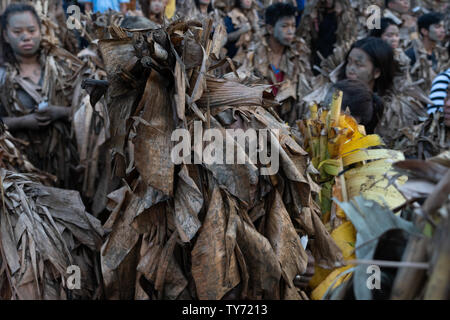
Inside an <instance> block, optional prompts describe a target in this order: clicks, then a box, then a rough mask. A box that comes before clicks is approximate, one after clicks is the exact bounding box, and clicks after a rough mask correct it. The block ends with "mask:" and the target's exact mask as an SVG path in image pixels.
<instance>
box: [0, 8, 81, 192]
mask: <svg viewBox="0 0 450 320" xmlns="http://www.w3.org/2000/svg"><path fill="white" fill-rule="evenodd" d="M1 29H2V30H1V45H2V54H3V65H2V66H1V67H0V116H1V118H2V120H3V122H4V123H5V124H6V125H7V127H8V129H9V130H10V131H11V133H12V134H13V135H14V136H15V137H17V138H20V139H22V140H25V141H26V142H28V146H27V147H26V148H25V150H24V152H25V153H26V155H27V157H28V159H29V160H30V161H31V162H32V163H33V165H34V166H36V167H37V168H39V169H41V170H44V171H47V172H49V173H51V174H54V175H56V176H57V178H58V180H59V182H60V185H61V186H64V187H73V182H74V180H73V179H70V177H69V176H70V172H71V170H74V169H75V168H74V167H75V166H76V163H77V160H76V159H77V151H76V147H75V144H74V143H73V139H72V138H71V137H70V131H71V130H70V129H71V125H70V122H69V118H70V116H71V108H70V107H69V106H70V100H71V97H70V96H67V91H68V89H69V88H68V87H67V86H64V85H62V84H61V83H62V81H63V79H61V78H59V79H58V78H55V77H57V74H55V73H54V72H55V71H56V70H59V71H61V70H62V66H61V65H60V64H59V63H57V62H56V60H55V59H53V58H52V59H50V60H49V59H47V57H48V56H47V55H46V52H47V51H46V50H44V49H43V46H42V34H41V22H40V20H39V17H38V15H37V13H36V11H35V9H34V8H33V7H32V6H30V5H26V4H11V5H9V6H8V7H7V8H6V9H5V11H4V13H3V14H2V16H1ZM50 50H51V49H50ZM61 50H62V49H61ZM44 51H45V52H44ZM64 52H65V51H64ZM66 53H67V52H66ZM67 54H68V53H67ZM46 66H47V67H48V68H49V70H45V69H46ZM46 71H48V72H46ZM65 72H66V75H67V76H70V75H71V74H70V73H69V72H70V71H69V70H67V69H66V70H65ZM63 103H65V104H63Z"/></svg>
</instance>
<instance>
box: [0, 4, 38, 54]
mask: <svg viewBox="0 0 450 320" xmlns="http://www.w3.org/2000/svg"><path fill="white" fill-rule="evenodd" d="M3 32H4V37H5V40H6V42H7V43H9V45H10V46H11V48H12V49H13V51H14V53H15V54H16V55H17V56H22V57H32V56H34V55H35V54H36V52H37V51H38V50H39V45H40V43H41V30H40V29H39V24H38V22H37V21H36V18H35V17H34V16H33V14H32V13H31V12H28V11H25V12H20V13H15V14H12V15H10V16H9V19H8V27H7V28H6V30H5V31H3Z"/></svg>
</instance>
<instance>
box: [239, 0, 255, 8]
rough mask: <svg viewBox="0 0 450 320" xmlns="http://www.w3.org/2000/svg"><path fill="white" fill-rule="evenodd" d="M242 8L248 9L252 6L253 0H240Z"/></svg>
mask: <svg viewBox="0 0 450 320" xmlns="http://www.w3.org/2000/svg"><path fill="white" fill-rule="evenodd" d="M240 1H241V8H242V9H250V7H251V6H252V3H253V0H240Z"/></svg>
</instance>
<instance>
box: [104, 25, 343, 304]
mask: <svg viewBox="0 0 450 320" xmlns="http://www.w3.org/2000/svg"><path fill="white" fill-rule="evenodd" d="M203 26H204V27H203V28H204V29H203V28H199V26H198V24H196V23H195V22H192V21H190V22H189V21H188V22H184V21H182V20H180V21H176V22H174V23H172V24H171V25H169V26H167V28H164V29H161V30H154V31H150V32H140V31H134V35H133V36H132V37H130V38H128V39H115V40H101V41H100V42H99V45H100V50H101V52H102V55H103V57H104V58H105V60H104V62H105V69H106V72H107V77H108V78H107V80H108V89H107V92H106V101H107V103H108V105H107V116H108V118H109V123H110V125H109V132H110V136H111V140H110V141H109V147H110V150H111V151H112V153H113V155H114V158H113V161H112V166H113V173H114V175H116V176H120V177H122V178H124V180H123V182H122V187H121V188H120V189H117V190H116V191H114V192H112V193H111V194H110V195H109V199H110V202H109V204H108V208H109V209H110V210H111V211H112V212H111V215H110V217H109V219H108V221H107V222H106V223H105V225H104V227H105V228H106V229H110V230H111V234H110V235H109V236H108V238H107V240H106V242H105V243H104V245H103V247H102V261H101V264H102V273H103V278H104V281H105V290H106V297H107V298H121V299H129V298H136V299H185V298H190V299H222V298H227V297H235V298H237V297H240V298H246V297H248V298H251V299H261V298H275V299H302V298H304V297H305V293H304V292H302V291H301V290H299V289H297V288H296V287H295V286H294V285H293V279H294V278H295V276H296V275H297V274H302V273H303V272H304V271H305V270H306V265H307V262H308V261H307V254H306V252H305V248H304V247H303V245H302V244H301V242H300V237H301V236H308V237H309V238H310V239H314V240H311V241H310V244H309V248H310V250H311V251H312V253H313V255H314V257H315V260H316V261H317V263H318V264H319V265H321V266H322V267H324V268H331V267H332V266H334V265H335V264H336V263H337V262H339V261H341V258H342V253H341V252H340V250H339V249H338V247H337V245H336V244H335V243H334V241H333V240H332V239H331V237H330V235H329V233H328V232H327V231H326V229H325V227H324V225H323V223H322V222H321V219H320V210H319V207H318V206H317V204H316V203H315V201H314V197H315V196H317V194H318V192H319V188H318V187H317V185H316V184H315V183H314V182H313V180H312V178H311V177H310V174H309V173H308V171H307V170H308V167H309V163H308V158H307V154H306V152H304V151H303V149H302V148H301V147H300V146H299V145H298V144H297V142H296V141H295V139H294V136H293V134H292V132H291V129H290V128H289V127H288V126H287V125H286V124H284V123H283V122H281V121H280V120H279V119H278V116H277V114H276V113H275V112H274V111H273V109H271V106H272V105H274V104H276V103H275V102H274V101H273V99H272V101H271V98H270V95H267V94H266V93H264V88H265V87H249V86H246V85H244V84H242V83H239V80H238V79H235V81H227V80H223V79H217V78H215V77H214V76H213V75H212V74H211V72H210V73H208V70H210V68H211V67H212V66H214V65H215V63H214V59H212V58H211V52H212V51H213V50H214V48H216V47H217V41H221V39H220V37H215V36H214V35H213V37H212V38H211V37H209V34H210V31H208V28H209V30H211V28H210V27H211V26H212V23H204V24H203ZM205 26H206V27H205ZM188 46H189V47H193V48H199V51H200V52H202V55H201V59H197V60H198V61H197V62H195V63H193V61H194V60H193V59H191V58H189V55H187V53H188V52H186V50H187V49H188ZM155 47H160V49H161V50H160V51H162V52H165V54H164V55H158V54H157V52H156V51H155V50H153V49H152V48H155ZM236 80H237V81H236ZM266 102H267V103H266ZM212 107H214V108H212ZM266 108H267V109H266ZM195 121H197V122H195ZM199 125H200V127H201V129H202V130H205V129H208V128H213V129H215V130H217V131H219V132H221V133H222V134H223V135H224V136H226V134H227V131H226V129H229V128H240V129H242V130H244V131H245V130H247V129H249V128H252V129H255V130H258V129H266V130H268V132H270V144H269V146H268V147H269V148H270V145H271V144H273V145H274V147H275V148H277V149H278V150H279V151H280V170H279V172H277V173H274V174H273V175H270V176H263V175H261V174H260V167H261V166H262V164H261V163H250V162H248V161H247V162H246V163H244V164H220V163H206V162H202V163H201V164H195V163H194V164H192V163H190V161H188V160H187V159H190V158H195V157H196V156H198V152H197V151H196V150H191V149H190V148H189V154H188V155H186V157H185V162H184V163H182V164H175V163H173V162H172V160H171V155H170V154H171V150H172V148H173V142H172V141H171V140H170V137H171V134H172V132H173V130H174V129H177V128H178V129H180V128H186V129H188V132H189V135H190V139H191V140H192V141H193V140H194V139H195V137H194V136H195V131H196V130H197V129H198V128H199V127H198V126H199ZM277 130H278V132H277ZM231 143H232V146H233V150H236V152H237V153H238V154H241V155H242V156H243V157H244V159H248V158H249V148H247V147H246V146H244V145H241V144H240V143H239V142H238V141H234V140H233V141H232V142H231ZM212 270H214V271H212ZM117 279H120V286H119V285H118V284H119V283H118V282H117V281H116V280H117Z"/></svg>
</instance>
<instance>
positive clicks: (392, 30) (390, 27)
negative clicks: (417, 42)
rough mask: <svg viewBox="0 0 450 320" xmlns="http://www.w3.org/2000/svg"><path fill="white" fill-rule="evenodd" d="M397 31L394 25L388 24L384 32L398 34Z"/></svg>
mask: <svg viewBox="0 0 450 320" xmlns="http://www.w3.org/2000/svg"><path fill="white" fill-rule="evenodd" d="M398 31H399V29H398V27H397V26H396V25H395V24H390V25H389V26H388V27H387V28H386V31H385V32H398Z"/></svg>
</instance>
